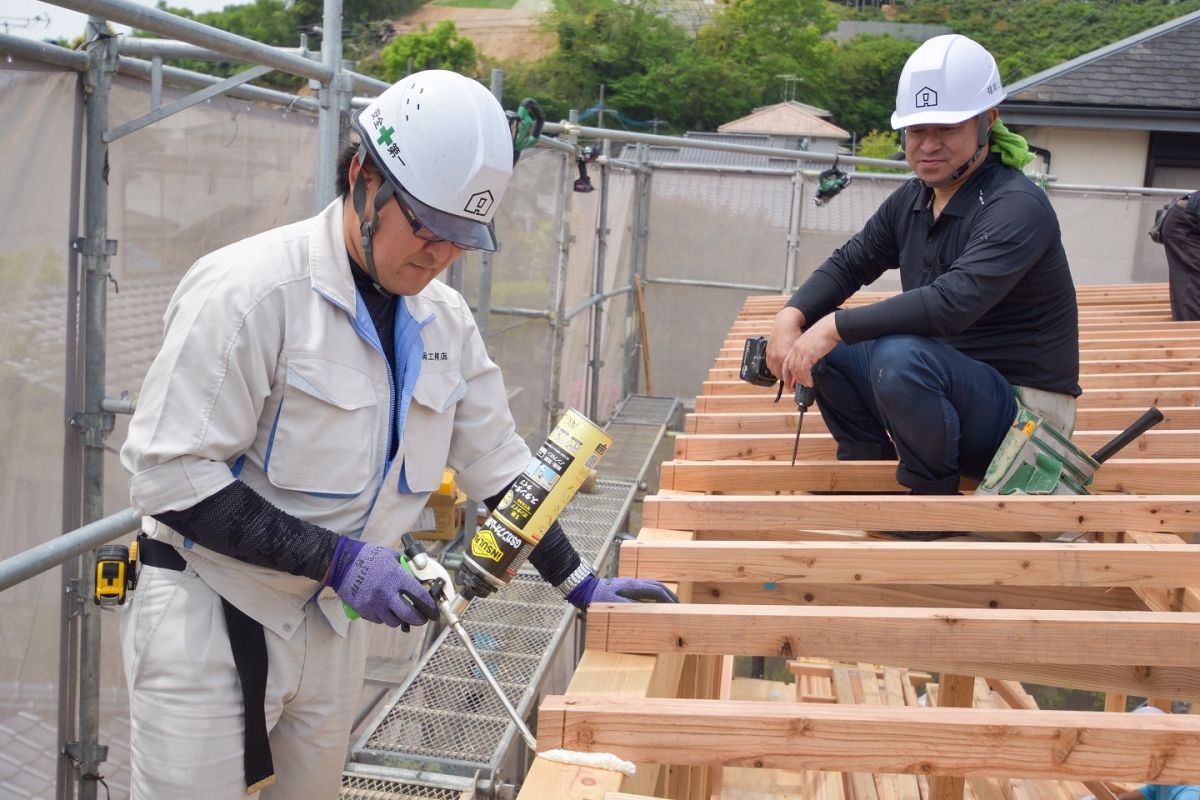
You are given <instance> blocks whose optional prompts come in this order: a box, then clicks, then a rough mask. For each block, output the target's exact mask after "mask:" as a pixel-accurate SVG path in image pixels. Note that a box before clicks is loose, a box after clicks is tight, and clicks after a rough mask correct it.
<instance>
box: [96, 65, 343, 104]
mask: <svg viewBox="0 0 1200 800" xmlns="http://www.w3.org/2000/svg"><path fill="white" fill-rule="evenodd" d="M117 71H118V72H120V73H121V74H122V75H132V76H134V77H136V78H144V79H146V80H153V79H154V78H153V76H154V65H153V64H151V63H150V62H149V61H143V60H141V59H138V58H128V57H123V58H121V59H120V60H118V61H117ZM162 77H163V79H164V80H166V81H167V82H168V83H171V84H173V85H176V86H184V87H204V86H212V85H213V84H216V83H220V82H221V80H222V79H221V78H218V77H216V76H213V75H205V74H203V73H200V72H192V71H191V70H188V69H181V68H179V67H167V66H164V67H163V68H162ZM227 94H228V95H229V96H230V97H237V98H240V99H242V100H251V101H257V102H262V103H271V104H272V105H278V106H283V107H284V108H285V109H288V110H299V111H309V112H313V111H319V110H320V106H319V105H318V104H317V101H316V100H314V99H313V98H311V97H301V96H300V95H297V94H288V93H287V92H280V91H278V90H276V89H265V88H263V87H261V86H246V85H243V86H238V87H235V88H233V89H230V90H229V91H228V92H227Z"/></svg>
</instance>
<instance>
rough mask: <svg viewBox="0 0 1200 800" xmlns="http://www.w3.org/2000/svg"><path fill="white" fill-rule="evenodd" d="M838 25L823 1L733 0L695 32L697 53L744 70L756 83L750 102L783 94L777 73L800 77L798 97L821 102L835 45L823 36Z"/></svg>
mask: <svg viewBox="0 0 1200 800" xmlns="http://www.w3.org/2000/svg"><path fill="white" fill-rule="evenodd" d="M836 24H837V18H836V17H835V16H834V14H833V12H832V10H831V7H830V4H829V2H827V0H731V2H730V3H729V4H728V5H726V6H724V7H723V8H722V9H721V10H720V11H719V12H717V13H716V14H714V15H713V17H712V19H711V20H710V21H709V24H708V25H706V26H705V27H704V28H702V29H701V30H700V32H699V33H698V34H697V37H696V47H697V48H698V49H699V51H700V52H701V53H703V54H704V55H707V56H709V57H711V58H714V59H717V60H719V61H721V62H722V63H724V64H727V65H734V64H736V65H741V67H742V68H744V69H747V70H748V71H749V73H750V75H751V77H752V78H753V80H754V82H755V83H756V84H757V86H758V87H759V91H758V93H757V95H756V96H755V97H753V98H750V99H751V100H752V101H753V102H752V104H753V105H761V104H763V103H767V102H777V101H779V100H782V99H784V98H783V95H782V90H783V87H784V83H783V81H782V80H780V77H779V76H781V75H795V76H797V77H798V78H799V79H800V84H799V85H800V93H799V96H798V97H797V98H796V99H798V100H803V101H804V102H807V103H813V104H818V105H820V104H825V103H827V102H828V101H829V100H830V98H831V95H830V93H829V91H828V87H827V86H826V75H827V63H828V61H829V59H830V57H831V54H832V52H833V49H834V46H833V44H832V43H831V42H829V41H828V40H826V39H824V38H823V37H824V35H825V34H826V33H828V32H829V31H831V30H833V29H834V27H835V26H836Z"/></svg>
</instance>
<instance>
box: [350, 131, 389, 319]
mask: <svg viewBox="0 0 1200 800" xmlns="http://www.w3.org/2000/svg"><path fill="white" fill-rule="evenodd" d="M366 163H367V148H366V146H365V145H359V146H358V164H359V172H358V177H357V178H356V179H355V181H354V186H353V188H352V189H351V198H352V200H353V202H354V212H355V213H356V214H358V220H359V225H358V232H359V236H360V237H361V238H360V242H361V244H362V251H363V261H365V262H366V264H364V266H365V267H366V268H367V274H368V275H370V276H371V281H372V282H373V283H374V284H375V289H376V291H378V292H379V293H380V294H382V295H384V296H386V297H392V296H393V295H392V293H391V292H389V291H388V290H387V289H385V288H383V282H382V281H380V280H379V273H378V271H376V269H375V254H374V253H373V252H372V249H371V239H372V237H373V236H374V235H375V229H376V228H377V227H378V226H379V210H380V209H381V208H383V206H384V205H385V204H386V203H387V201H388V200H391V199H392V191H393V190H392V185H391V184H390V183H388V182H387V181H386V180H380V182H379V184H380V185H379V191H377V192H375V199H374V201H373V202H372V203H371V206H372V208H371V214H370V216H368V215H367V182H366V180H363V179H362V170H363V166H364V165H365V164H366Z"/></svg>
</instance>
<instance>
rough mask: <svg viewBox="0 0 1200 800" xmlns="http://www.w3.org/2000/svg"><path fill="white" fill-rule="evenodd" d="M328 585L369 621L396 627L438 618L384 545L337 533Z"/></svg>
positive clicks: (418, 586)
mask: <svg viewBox="0 0 1200 800" xmlns="http://www.w3.org/2000/svg"><path fill="white" fill-rule="evenodd" d="M327 583H328V584H329V586H331V587H333V590H334V591H335V592H337V593H338V597H340V598H342V601H343V602H344V603H345V604H346V605H348V606H350V607H351V608H353V609H354V610H355V611H357V612H358V614H359V616H361V617H362V618H363V619H365V620H368V621H370V622H382V623H383V624H384V625H387V626H389V627H392V628H395V627H397V626H403V627H404V629H405V630H408V626H409V625H424V624H425V623H426V622H428V621H429V620H431V619H437V616H438V610H437V604H436V603H434V601H433V598H432V597H430V596H429V592H428V591H426V590H425V587H424V586H422V585H421V582H420V581H418V580H417V579H416V578H414V577H413V576H412V573H410V572H409V571H408V570H406V569H405V568H404V567H403V566H402V565H401V564H400V562H399V561H398V560H397V558H396V554H395V553H393V552H392V551H391V550H388V549H387V548H386V547H380V546H379V545H377V544H367V543H366V542H363V541H359V540H358V539H351V538H350V537H348V536H339V537H338V543H337V547H336V548H334V551H333V562H332V563H331V564H330V567H329V580H328V581H327Z"/></svg>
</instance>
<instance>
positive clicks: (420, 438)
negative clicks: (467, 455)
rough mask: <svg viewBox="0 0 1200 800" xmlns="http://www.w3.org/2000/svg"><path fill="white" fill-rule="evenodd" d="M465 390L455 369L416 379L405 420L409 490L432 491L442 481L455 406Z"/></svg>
mask: <svg viewBox="0 0 1200 800" xmlns="http://www.w3.org/2000/svg"><path fill="white" fill-rule="evenodd" d="M466 393H467V383H466V381H464V380H463V379H462V376H461V375H460V374H459V373H457V372H442V373H430V374H425V375H422V376H421V377H420V379H419V380H418V381H417V385H416V387H415V388H414V389H413V396H412V404H411V405H410V406H409V409H408V419H406V420H405V422H404V476H405V479H406V480H407V481H408V488H410V489H411V490H412V491H414V492H432V491H433V490H434V489H436V488H437V487H438V486H439V485H440V484H441V482H442V470H443V469H445V467H446V457H447V456H448V455H449V453H450V439H451V437H452V436H453V434H454V411H455V406H456V404H457V403H458V401H459V400H461V399H462V398H463V397H464V396H465V395H466Z"/></svg>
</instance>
